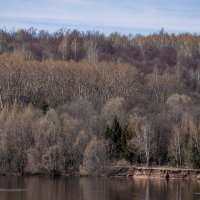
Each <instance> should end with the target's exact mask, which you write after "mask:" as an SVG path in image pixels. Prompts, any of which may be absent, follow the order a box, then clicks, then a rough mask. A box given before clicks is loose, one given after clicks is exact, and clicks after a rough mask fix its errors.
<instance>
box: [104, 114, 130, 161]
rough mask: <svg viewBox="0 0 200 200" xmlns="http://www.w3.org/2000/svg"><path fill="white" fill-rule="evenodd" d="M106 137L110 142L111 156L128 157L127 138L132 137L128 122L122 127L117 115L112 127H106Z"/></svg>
mask: <svg viewBox="0 0 200 200" xmlns="http://www.w3.org/2000/svg"><path fill="white" fill-rule="evenodd" d="M104 137H105V139H106V140H108V141H109V143H110V145H109V146H110V157H111V158H123V157H125V158H127V157H128V150H127V139H130V131H129V128H128V124H126V125H125V126H124V127H123V128H122V127H121V126H120V124H119V121H118V120H117V117H116V116H115V117H114V119H113V122H112V125H111V127H109V126H107V127H106V130H105V133H104Z"/></svg>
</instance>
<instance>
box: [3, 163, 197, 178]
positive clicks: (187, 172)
mask: <svg viewBox="0 0 200 200" xmlns="http://www.w3.org/2000/svg"><path fill="white" fill-rule="evenodd" d="M0 175H1V176H63V177H74V176H80V177H85V176H89V177H92V176H93V175H89V174H81V173H73V174H56V173H50V172H47V171H46V172H43V173H34V172H24V173H14V172H5V173H0ZM95 176H97V175H95ZM98 176H105V177H116V178H117V177H131V178H132V177H133V178H159V179H194V180H200V169H184V168H159V167H149V168H147V167H136V166H131V165H127V166H112V167H111V168H110V169H108V171H107V173H104V174H101V175H98Z"/></svg>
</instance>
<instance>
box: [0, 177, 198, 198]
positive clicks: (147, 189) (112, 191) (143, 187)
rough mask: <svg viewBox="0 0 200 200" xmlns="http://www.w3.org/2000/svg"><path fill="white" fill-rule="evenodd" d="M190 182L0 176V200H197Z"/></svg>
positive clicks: (194, 183)
mask: <svg viewBox="0 0 200 200" xmlns="http://www.w3.org/2000/svg"><path fill="white" fill-rule="evenodd" d="M199 199H200V182H197V181H195V180H194V181H191V180H169V181H166V180H164V179H132V178H86V177H83V178H78V177H74V178H69V177H56V178H53V177H42V176H35V177H17V176H7V177H4V176H1V177H0V200H199Z"/></svg>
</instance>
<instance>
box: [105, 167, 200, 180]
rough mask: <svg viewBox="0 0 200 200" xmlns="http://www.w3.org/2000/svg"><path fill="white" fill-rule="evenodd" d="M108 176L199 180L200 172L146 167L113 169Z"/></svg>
mask: <svg viewBox="0 0 200 200" xmlns="http://www.w3.org/2000/svg"><path fill="white" fill-rule="evenodd" d="M108 176H114V177H123V176H128V177H130V176H132V177H133V178H165V179H171V178H175V179H199V180H200V170H196V169H175V168H172V169H171V168H169V169H166V168H165V169H164V168H163V169H162V168H145V167H113V168H111V169H110V170H109V173H108Z"/></svg>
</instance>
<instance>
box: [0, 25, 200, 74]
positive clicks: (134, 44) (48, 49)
mask: <svg viewBox="0 0 200 200" xmlns="http://www.w3.org/2000/svg"><path fill="white" fill-rule="evenodd" d="M199 44H200V36H199V35H197V34H196V35H195V34H189V33H183V34H179V35H175V34H168V33H167V32H165V31H164V30H163V29H162V30H161V31H160V32H159V33H154V34H151V35H148V36H143V35H139V34H138V35H134V36H133V35H131V34H130V35H128V36H126V35H121V34H119V33H111V34H110V35H109V36H105V35H104V34H102V33H99V32H90V31H88V32H80V31H78V30H66V29H60V30H59V31H56V32H54V33H49V32H48V31H45V30H37V29H34V28H30V29H27V30H26V29H22V30H16V31H14V30H12V31H9V30H6V29H5V30H4V29H1V30H0V54H4V53H7V54H12V55H14V56H15V57H17V58H20V59H23V60H39V61H44V60H64V61H69V60H74V61H81V60H89V61H91V62H97V61H111V62H120V63H129V64H133V65H135V66H136V67H140V68H141V69H143V70H145V71H149V70H152V68H154V67H155V66H158V67H159V68H160V69H166V68H167V67H172V66H175V65H177V66H179V67H186V68H189V69H197V68H198V67H199V59H200V47H199Z"/></svg>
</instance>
